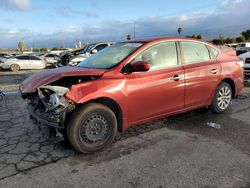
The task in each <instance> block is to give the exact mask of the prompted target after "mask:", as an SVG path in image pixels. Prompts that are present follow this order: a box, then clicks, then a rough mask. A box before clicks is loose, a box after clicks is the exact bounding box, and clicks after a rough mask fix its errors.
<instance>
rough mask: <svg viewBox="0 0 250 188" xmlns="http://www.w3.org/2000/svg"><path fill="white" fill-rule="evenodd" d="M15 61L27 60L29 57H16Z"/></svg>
mask: <svg viewBox="0 0 250 188" xmlns="http://www.w3.org/2000/svg"><path fill="white" fill-rule="evenodd" d="M16 59H21V60H28V59H29V56H17V57H16Z"/></svg>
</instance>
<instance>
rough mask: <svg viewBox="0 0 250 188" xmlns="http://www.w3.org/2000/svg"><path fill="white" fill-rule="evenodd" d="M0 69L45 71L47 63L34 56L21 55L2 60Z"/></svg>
mask: <svg viewBox="0 0 250 188" xmlns="http://www.w3.org/2000/svg"><path fill="white" fill-rule="evenodd" d="M0 67H1V68H2V69H10V70H12V71H19V70H23V69H44V68H46V62H45V61H44V60H43V59H41V58H39V57H37V56H34V55H19V56H15V57H10V58H7V59H4V60H1V61H0Z"/></svg>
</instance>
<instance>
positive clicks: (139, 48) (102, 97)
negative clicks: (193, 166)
mask: <svg viewBox="0 0 250 188" xmlns="http://www.w3.org/2000/svg"><path fill="white" fill-rule="evenodd" d="M242 88H243V71H242V62H241V61H240V60H239V59H238V58H237V57H236V56H232V55H228V54H227V53H225V52H223V51H221V50H220V49H218V48H217V47H215V46H213V45H211V44H209V43H205V42H202V41H198V40H193V39H186V38H156V39H148V40H136V41H126V42H121V43H117V44H114V45H112V46H110V47H108V48H105V49H104V50H102V51H100V52H98V53H96V54H95V55H93V56H91V57H90V58H88V59H86V60H84V61H82V62H81V63H80V64H79V65H78V66H77V67H63V68H57V69H51V70H46V71H42V72H40V73H37V74H34V75H32V76H30V77H29V78H27V79H26V80H25V81H24V82H23V83H22V85H21V87H20V90H21V93H22V97H23V98H26V99H27V101H28V109H29V111H30V117H31V119H33V120H34V122H36V123H37V124H39V126H44V125H45V126H47V127H50V128H51V130H56V132H57V133H58V132H61V133H63V135H64V136H65V137H67V138H68V139H69V141H70V142H71V144H72V145H73V146H74V147H75V148H76V149H77V150H78V151H80V152H82V153H93V152H97V151H100V150H101V149H103V148H104V147H106V146H107V145H109V144H110V143H111V142H112V141H113V139H114V137H115V135H116V132H117V130H118V131H124V130H126V129H127V128H129V127H132V126H135V125H139V124H141V123H145V122H147V121H152V120H155V119H159V118H162V117H166V116H169V115H173V114H178V113H182V112H185V111H189V110H192V109H196V108H200V107H209V108H210V109H211V110H212V111H213V112H215V113H222V112H224V111H225V110H227V109H228V107H229V105H230V102H231V99H232V98H233V97H235V96H236V95H237V94H238V93H239V92H240V91H241V90H242Z"/></svg>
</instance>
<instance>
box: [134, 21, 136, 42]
mask: <svg viewBox="0 0 250 188" xmlns="http://www.w3.org/2000/svg"><path fill="white" fill-rule="evenodd" d="M135 24H136V22H134V39H135Z"/></svg>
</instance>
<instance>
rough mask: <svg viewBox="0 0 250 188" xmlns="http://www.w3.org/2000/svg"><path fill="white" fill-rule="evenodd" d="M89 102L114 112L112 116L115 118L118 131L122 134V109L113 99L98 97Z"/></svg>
mask: <svg viewBox="0 0 250 188" xmlns="http://www.w3.org/2000/svg"><path fill="white" fill-rule="evenodd" d="M91 102H95V103H99V104H103V105H105V106H107V107H109V108H110V109H111V110H112V111H113V112H114V114H115V116H116V118H117V128H118V131H120V132H122V130H123V113H122V109H121V107H120V105H119V104H118V103H117V102H116V101H114V100H113V99H111V98H108V97H100V98H96V99H93V100H92V101H91Z"/></svg>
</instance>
